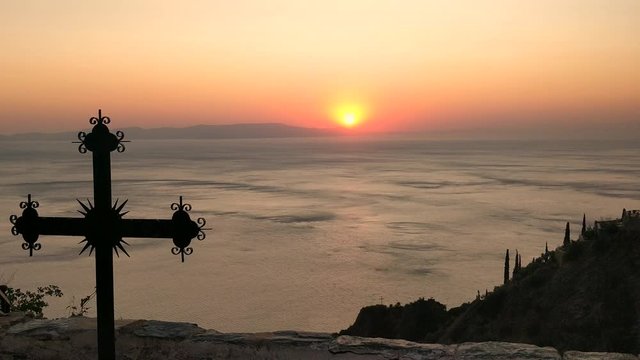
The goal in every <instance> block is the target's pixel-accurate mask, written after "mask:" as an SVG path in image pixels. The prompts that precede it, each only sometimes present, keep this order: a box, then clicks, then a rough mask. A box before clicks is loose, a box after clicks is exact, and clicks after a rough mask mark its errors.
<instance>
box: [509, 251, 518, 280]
mask: <svg viewBox="0 0 640 360" xmlns="http://www.w3.org/2000/svg"><path fill="white" fill-rule="evenodd" d="M517 273H518V249H516V257H515V259H514V260H513V275H512V276H511V277H512V278H514V279H515V277H516V274H517Z"/></svg>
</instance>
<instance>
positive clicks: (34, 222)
mask: <svg viewBox="0 0 640 360" xmlns="http://www.w3.org/2000/svg"><path fill="white" fill-rule="evenodd" d="M38 206H40V204H39V203H38V202H37V201H34V200H32V199H31V194H29V195H27V201H21V202H20V208H21V209H23V210H22V216H20V217H18V216H16V215H11V216H10V217H9V221H11V224H13V227H11V234H13V235H14V236H18V235H22V239H23V240H24V243H22V249H23V250H29V256H33V251H34V250H35V251H38V250H40V249H41V248H42V245H40V244H39V243H37V241H38V237H39V236H40V232H39V227H38V224H39V219H40V216H39V215H38V211H37V210H36V208H37V207H38Z"/></svg>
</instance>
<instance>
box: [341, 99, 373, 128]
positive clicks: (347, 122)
mask: <svg viewBox="0 0 640 360" xmlns="http://www.w3.org/2000/svg"><path fill="white" fill-rule="evenodd" d="M365 115H366V114H365V110H364V107H363V106H361V105H355V104H346V105H340V106H337V107H336V108H335V109H334V111H333V118H334V120H335V121H336V122H337V123H338V124H339V125H340V126H342V127H346V128H353V127H356V126H358V125H360V124H361V123H362V121H363V120H364V118H365Z"/></svg>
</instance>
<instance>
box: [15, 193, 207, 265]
mask: <svg viewBox="0 0 640 360" xmlns="http://www.w3.org/2000/svg"><path fill="white" fill-rule="evenodd" d="M79 203H80V205H81V206H82V208H83V210H84V212H83V211H80V212H81V213H82V214H83V215H85V217H84V218H67V217H40V216H39V215H38V211H37V210H36V208H37V207H38V206H39V204H38V202H36V201H32V200H31V194H29V195H28V200H27V201H23V202H21V203H20V208H22V209H23V211H22V216H20V217H18V216H16V215H12V216H11V217H10V220H11V223H12V224H13V228H12V229H11V233H12V234H13V235H16V236H17V235H22V238H23V239H24V243H23V244H22V248H23V249H24V250H29V256H33V251H34V250H40V248H41V247H42V246H41V244H39V243H38V242H37V241H38V238H39V236H40V235H62V236H84V237H85V239H84V240H83V241H82V242H86V244H85V247H84V248H83V249H82V251H81V252H80V253H82V252H84V251H85V250H86V249H91V251H90V252H89V253H91V252H92V251H93V249H94V248H95V247H96V245H97V244H98V241H97V239H99V238H104V239H107V241H108V242H110V245H111V246H112V247H113V248H114V249H115V251H116V254H117V253H118V249H120V250H122V251H123V252H124V253H125V254H126V255H129V254H128V253H127V251H126V250H125V249H124V247H123V246H122V244H123V243H124V244H126V242H125V241H124V240H123V238H125V237H127V238H165V239H173V244H174V247H173V248H172V249H171V252H172V253H173V254H174V255H181V258H182V261H183V262H184V256H185V255H191V254H192V253H193V249H192V248H191V247H190V246H189V245H190V244H191V240H192V239H194V238H195V239H198V240H203V239H204V238H205V233H204V230H208V229H205V228H204V226H205V224H206V222H205V220H204V219H203V218H198V219H197V220H196V221H193V220H191V218H190V217H189V214H188V213H187V212H188V211H190V210H191V205H189V204H183V203H182V197H180V202H179V203H174V204H172V205H171V209H172V210H174V211H175V212H174V213H173V216H172V218H171V219H170V220H158V219H123V218H122V216H124V214H126V212H124V213H123V212H121V210H122V209H123V207H124V205H125V204H126V201H125V202H124V203H122V204H121V205H120V206H118V205H117V202H116V204H115V205H113V207H112V208H110V209H107V210H106V211H102V212H100V211H98V210H97V209H96V208H94V207H93V206H92V204H91V203H90V202H89V203H88V205H85V204H83V203H82V202H80V201H79Z"/></svg>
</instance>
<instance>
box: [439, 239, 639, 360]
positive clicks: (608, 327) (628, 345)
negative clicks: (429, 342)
mask: <svg viewBox="0 0 640 360" xmlns="http://www.w3.org/2000/svg"><path fill="white" fill-rule="evenodd" d="M639 314H640V233H639V232H638V231H637V230H634V229H621V230H619V231H615V230H614V231H612V232H609V233H607V232H601V234H600V235H599V236H597V237H595V236H593V237H592V238H591V239H589V240H582V241H577V242H572V243H571V244H569V245H568V246H566V247H563V248H559V249H558V250H557V251H555V252H551V253H550V256H549V258H548V259H547V260H546V261H545V259H543V258H540V259H537V260H536V261H535V262H533V263H532V264H529V265H528V266H527V267H525V268H523V269H522V271H521V272H520V273H519V274H517V275H516V276H515V278H514V279H512V280H511V281H510V282H509V283H508V284H506V285H504V286H501V287H499V288H497V289H496V290H495V291H494V292H492V293H490V294H488V295H487V296H486V298H485V299H483V300H479V301H475V302H473V303H472V304H471V306H470V307H469V309H468V310H467V311H466V312H464V313H463V314H462V315H461V316H460V317H458V318H457V319H456V320H455V321H454V322H453V323H452V324H451V325H449V326H448V327H447V328H446V329H445V331H444V334H443V335H442V336H441V337H440V342H444V343H451V342H464V341H487V340H501V341H512V342H525V343H531V344H536V345H547V346H553V347H555V348H557V349H559V350H566V349H571V350H588V351H618V352H630V353H636V354H637V353H638V352H640V331H639V326H640V317H639Z"/></svg>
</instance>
